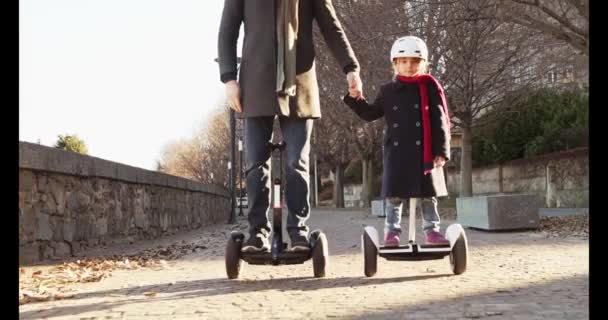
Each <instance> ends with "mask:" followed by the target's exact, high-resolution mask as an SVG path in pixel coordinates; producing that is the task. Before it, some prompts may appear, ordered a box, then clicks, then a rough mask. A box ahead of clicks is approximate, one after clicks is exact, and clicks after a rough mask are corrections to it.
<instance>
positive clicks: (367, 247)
mask: <svg viewBox="0 0 608 320" xmlns="http://www.w3.org/2000/svg"><path fill="white" fill-rule="evenodd" d="M361 238H362V242H363V260H364V263H365V265H364V272H365V276H367V277H373V276H374V275H375V274H376V271H377V268H378V248H376V245H374V242H373V241H372V239H370V237H369V235H368V234H367V232H363V235H362V236H361Z"/></svg>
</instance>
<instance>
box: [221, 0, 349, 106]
mask: <svg viewBox="0 0 608 320" xmlns="http://www.w3.org/2000/svg"><path fill="white" fill-rule="evenodd" d="M298 3H299V5H298V20H299V26H298V35H297V40H296V41H297V43H296V50H297V51H296V74H297V76H296V92H297V93H296V96H295V97H291V98H288V97H286V96H281V97H279V96H278V95H277V93H276V90H275V89H276V64H277V62H276V61H277V55H276V22H275V21H276V0H225V2H224V10H223V13H222V19H221V23H220V29H219V37H218V39H219V40H218V57H219V67H220V76H221V80H222V82H226V81H228V80H234V79H236V75H237V60H236V58H237V57H236V53H237V50H236V44H237V39H238V37H239V28H240V26H241V23H243V24H244V25H245V38H244V39H243V51H242V60H241V66H240V70H239V72H240V74H239V80H238V81H239V85H240V87H241V105H242V106H243V112H242V113H240V114H239V113H237V115H239V116H240V117H255V116H272V115H275V114H279V115H285V116H287V115H290V114H291V115H295V116H297V117H300V118H319V117H321V108H320V102H319V89H318V85H317V76H316V73H315V50H314V46H313V30H312V22H313V20H316V21H317V24H318V26H319V29H320V30H321V33H322V34H323V36H324V38H325V40H326V41H325V42H326V43H327V45H328V46H329V48H330V50H331V52H332V53H333V55H334V56H335V58H336V59H337V60H338V63H339V64H340V66H341V67H342V69H343V71H344V73H345V74H346V73H348V72H350V71H356V70H358V68H359V64H358V62H357V59H356V58H355V54H354V52H353V50H352V49H351V47H350V44H349V42H348V39H347V38H346V34H345V33H344V31H343V30H342V26H341V25H340V22H339V21H338V19H337V17H336V13H335V11H334V7H333V5H332V2H331V0H300V1H299V2H298ZM345 83H346V82H345Z"/></svg>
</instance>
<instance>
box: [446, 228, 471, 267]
mask: <svg viewBox="0 0 608 320" xmlns="http://www.w3.org/2000/svg"><path fill="white" fill-rule="evenodd" d="M468 250H469V249H468V247H467V241H466V238H465V236H464V234H460V236H459V237H458V240H456V243H455V244H454V247H453V248H452V252H450V266H451V267H452V272H453V273H454V274H456V275H459V274H462V273H463V272H465V270H466V269H467V257H468Z"/></svg>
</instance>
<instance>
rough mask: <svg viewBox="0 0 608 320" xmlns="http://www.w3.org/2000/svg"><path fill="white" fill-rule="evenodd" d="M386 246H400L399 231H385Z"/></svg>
mask: <svg viewBox="0 0 608 320" xmlns="http://www.w3.org/2000/svg"><path fill="white" fill-rule="evenodd" d="M384 246H385V247H390V248H393V247H398V246H399V233H397V232H395V231H389V232H386V233H384Z"/></svg>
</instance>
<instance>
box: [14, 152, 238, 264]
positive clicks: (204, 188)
mask: <svg viewBox="0 0 608 320" xmlns="http://www.w3.org/2000/svg"><path fill="white" fill-rule="evenodd" d="M229 210H230V198H229V193H228V192H227V191H226V190H225V189H224V188H221V187H218V186H212V185H204V184H201V183H198V182H195V181H191V180H188V179H184V178H179V177H175V176H171V175H167V174H163V173H159V172H154V171H149V170H144V169H141V168H136V167H131V166H127V165H123V164H120V163H116V162H111V161H107V160H103V159H99V158H95V157H90V156H85V155H80V154H77V153H74V152H68V151H63V150H59V149H55V148H49V147H46V146H41V145H37V144H32V143H27V142H20V143H19V263H20V264H29V263H33V262H38V261H42V260H45V259H49V258H61V257H69V256H78V255H79V254H80V253H82V252H83V251H84V250H86V248H88V247H92V246H97V245H103V244H112V243H121V242H132V241H135V240H138V239H149V238H155V237H159V236H162V235H164V234H169V233H175V232H179V231H184V230H192V229H196V228H201V227H204V226H206V225H210V224H213V223H216V222H220V221H224V220H226V219H227V218H228V213H229Z"/></svg>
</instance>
